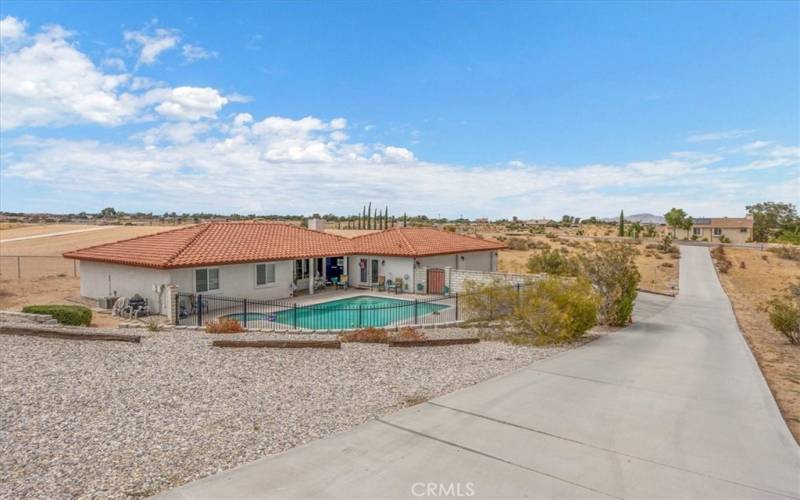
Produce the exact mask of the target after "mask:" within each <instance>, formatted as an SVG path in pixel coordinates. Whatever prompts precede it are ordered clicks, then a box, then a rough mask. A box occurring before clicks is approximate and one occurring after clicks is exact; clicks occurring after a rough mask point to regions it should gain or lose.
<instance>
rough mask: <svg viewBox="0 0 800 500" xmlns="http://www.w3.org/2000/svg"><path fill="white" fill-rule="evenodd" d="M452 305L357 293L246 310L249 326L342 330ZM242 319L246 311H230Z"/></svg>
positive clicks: (408, 319) (415, 318) (406, 320)
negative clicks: (260, 310) (277, 307)
mask: <svg viewBox="0 0 800 500" xmlns="http://www.w3.org/2000/svg"><path fill="white" fill-rule="evenodd" d="M449 307H450V306H449V305H447V304H441V303H432V302H417V303H416V304H415V303H414V301H412V300H402V299H394V298H390V297H375V296H370V295H357V296H355V297H348V298H346V299H339V300H332V301H330V302H322V303H319V304H313V305H308V306H300V305H298V306H297V308H296V309H294V308H288V309H283V310H281V311H275V312H273V313H268V314H264V313H247V318H246V319H247V326H248V327H250V328H259V327H267V326H268V325H267V323H272V324H274V323H280V324H281V325H286V326H289V327H293V328H302V329H305V330H341V329H345V328H366V327H369V326H374V327H382V326H388V325H393V324H412V323H415V322H416V323H424V322H426V319H430V318H429V316H430V315H439V314H440V311H443V310H445V309H447V308H449ZM225 317H226V318H232V319H235V320H237V321H239V322H243V320H244V319H245V317H244V314H241V313H237V314H228V315H226V316H225Z"/></svg>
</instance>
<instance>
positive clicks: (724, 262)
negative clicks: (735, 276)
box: [711, 247, 733, 274]
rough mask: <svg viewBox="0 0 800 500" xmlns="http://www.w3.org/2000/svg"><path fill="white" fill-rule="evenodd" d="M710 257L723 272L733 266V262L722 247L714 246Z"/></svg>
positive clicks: (725, 272)
mask: <svg viewBox="0 0 800 500" xmlns="http://www.w3.org/2000/svg"><path fill="white" fill-rule="evenodd" d="M711 258H712V259H713V260H714V265H715V266H716V267H717V270H718V271H719V272H721V273H723V274H727V272H728V271H730V270H731V267H733V262H731V259H729V258H728V254H727V253H725V249H724V248H723V247H714V248H713V249H712V250H711Z"/></svg>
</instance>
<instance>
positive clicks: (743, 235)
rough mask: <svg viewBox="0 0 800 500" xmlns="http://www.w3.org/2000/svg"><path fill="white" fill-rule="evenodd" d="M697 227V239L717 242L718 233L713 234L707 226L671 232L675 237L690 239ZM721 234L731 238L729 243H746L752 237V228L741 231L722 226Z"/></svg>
mask: <svg viewBox="0 0 800 500" xmlns="http://www.w3.org/2000/svg"><path fill="white" fill-rule="evenodd" d="M695 229H699V230H700V234H698V235H697V238H696V239H697V240H698V241H708V242H719V240H720V235H716V236H715V235H714V234H713V230H712V228H710V227H707V226H702V227H701V226H695V227H693V228H692V229H689V230H688V231H687V230H685V229H676V230H675V232H674V233H673V234H674V235H675V237H676V238H678V239H681V240H691V239H692V235H694V234H695V233H694V230H695ZM722 234H723V235H724V236H726V237H727V238H728V239H730V240H731V243H746V242H747V241H748V240H750V239H752V237H753V230H752V229H750V228H747V229H745V230H744V231H742V230H741V229H739V228H724V229H723V230H722Z"/></svg>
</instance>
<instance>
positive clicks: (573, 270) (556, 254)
mask: <svg viewBox="0 0 800 500" xmlns="http://www.w3.org/2000/svg"><path fill="white" fill-rule="evenodd" d="M562 250H563V249H562ZM528 272H530V273H534V274H537V273H547V274H551V275H553V276H577V275H578V274H580V272H581V265H580V262H579V261H578V259H577V258H575V257H571V256H569V255H565V254H564V253H563V252H560V251H558V250H545V251H544V252H542V253H539V254H536V255H532V256H531V257H530V259H528Z"/></svg>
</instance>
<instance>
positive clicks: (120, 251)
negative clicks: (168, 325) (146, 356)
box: [64, 222, 505, 309]
mask: <svg viewBox="0 0 800 500" xmlns="http://www.w3.org/2000/svg"><path fill="white" fill-rule="evenodd" d="M502 248H505V245H503V244H502V243H499V242H496V241H491V240H484V239H480V238H475V237H470V236H464V235H459V234H455V233H451V232H447V231H440V230H437V229H432V228H410V227H398V228H392V229H386V230H384V231H380V232H377V233H371V234H365V235H363V236H359V237H356V238H352V239H351V238H345V237H342V236H336V235H333V234H328V233H325V232H321V231H314V230H311V229H306V228H303V227H298V226H294V225H290V224H284V223H277V222H209V223H204V224H197V225H194V226H189V227H183V228H179V229H173V230H170V231H165V232H162V233H157V234H153V235H148V236H141V237H138V238H132V239H128V240H123V241H118V242H115V243H107V244H103V245H97V246H93V247H89V248H84V249H80V250H75V251H72V252H67V253H65V254H64V257H66V258H69V259H77V260H79V261H80V276H81V295H82V296H84V297H89V298H95V299H97V298H101V297H107V296H127V297H130V296H132V295H134V294H139V295H141V296H142V297H145V298H147V299H148V300H149V301H150V303H151V304H153V305H154V306H155V305H156V304H158V305H159V306H163V305H164V300H165V297H164V295H163V291H164V287H165V286H166V285H176V286H177V287H178V291H179V292H181V293H203V294H218V295H225V296H230V297H239V298H247V299H259V300H274V299H282V298H286V297H288V296H290V294H291V291H292V289H293V288H294V287H296V288H297V289H307V290H308V292H309V293H314V277H321V278H322V279H326V280H330V279H331V278H340V277H341V275H347V276H348V281H349V283H350V284H351V286H357V287H358V286H364V287H368V286H370V285H371V284H374V283H377V282H378V281H379V279H380V277H383V279H384V280H390V279H391V280H396V279H397V278H402V279H403V281H404V287H403V288H404V289H405V290H406V291H409V292H414V291H427V290H417V287H416V286H415V285H416V283H415V282H414V277H415V269H422V268H424V267H428V268H444V267H452V268H457V269H468V270H477V271H496V269H497V250H500V249H502ZM156 309H158V307H156Z"/></svg>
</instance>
